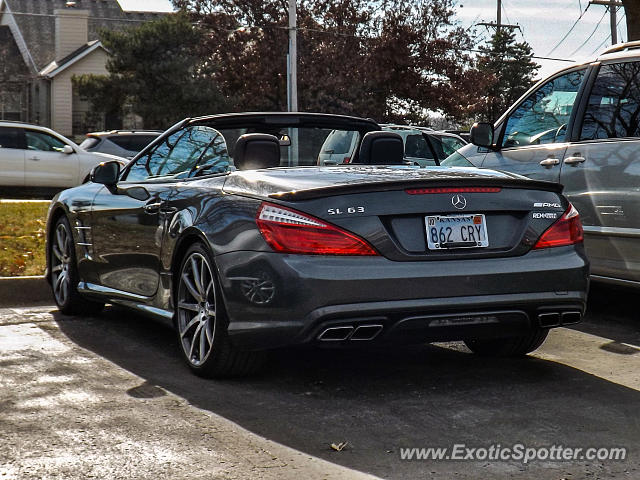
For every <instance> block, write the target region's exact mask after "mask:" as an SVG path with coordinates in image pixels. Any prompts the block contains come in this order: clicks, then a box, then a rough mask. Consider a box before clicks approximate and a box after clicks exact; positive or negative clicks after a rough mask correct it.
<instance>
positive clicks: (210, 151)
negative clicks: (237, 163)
mask: <svg viewBox="0 0 640 480" xmlns="http://www.w3.org/2000/svg"><path fill="white" fill-rule="evenodd" d="M230 165H231V159H230V158H229V151H228V150H227V142H226V140H225V138H224V137H223V136H222V134H221V133H219V132H218V135H217V136H216V137H214V138H213V140H212V141H211V143H210V144H209V146H208V147H207V148H206V149H205V151H204V152H203V153H202V155H201V156H200V160H199V161H198V165H197V167H196V168H195V169H192V171H191V176H192V177H195V176H198V175H208V174H211V173H223V172H226V171H228V170H229V166H230Z"/></svg>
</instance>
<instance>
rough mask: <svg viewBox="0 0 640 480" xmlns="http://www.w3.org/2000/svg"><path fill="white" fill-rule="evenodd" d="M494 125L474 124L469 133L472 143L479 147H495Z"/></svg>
mask: <svg viewBox="0 0 640 480" xmlns="http://www.w3.org/2000/svg"><path fill="white" fill-rule="evenodd" d="M493 133H494V132H493V125H492V124H490V123H484V122H481V123H474V124H473V127H471V131H470V132H469V136H470V138H471V143H473V144H474V145H477V146H479V147H485V148H492V147H493Z"/></svg>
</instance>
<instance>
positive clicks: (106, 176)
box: [89, 161, 120, 187]
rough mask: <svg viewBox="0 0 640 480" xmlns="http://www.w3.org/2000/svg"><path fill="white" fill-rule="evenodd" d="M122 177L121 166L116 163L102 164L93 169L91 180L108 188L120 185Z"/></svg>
mask: <svg viewBox="0 0 640 480" xmlns="http://www.w3.org/2000/svg"><path fill="white" fill-rule="evenodd" d="M119 177H120V164H119V163H118V162H116V161H112V162H102V163H101V164H99V165H96V166H95V167H93V170H91V174H90V175H89V180H91V181H92V182H93V183H101V184H103V185H106V186H108V187H109V186H113V185H115V184H116V183H118V178H119Z"/></svg>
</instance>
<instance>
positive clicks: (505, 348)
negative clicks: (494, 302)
mask: <svg viewBox="0 0 640 480" xmlns="http://www.w3.org/2000/svg"><path fill="white" fill-rule="evenodd" d="M548 333H549V329H548V328H534V329H532V330H531V331H530V332H529V333H527V334H525V335H522V336H518V337H509V338H491V339H476V340H465V341H464V343H465V344H466V345H467V347H468V348H469V350H471V351H472V352H473V353H476V354H478V355H486V356H494V357H518V356H522V355H526V354H527V353H531V352H533V351H534V350H535V349H537V348H538V347H539V346H540V345H542V343H543V342H544V341H545V339H546V338H547V334H548Z"/></svg>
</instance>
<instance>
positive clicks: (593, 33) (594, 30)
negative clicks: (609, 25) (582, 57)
mask: <svg viewBox="0 0 640 480" xmlns="http://www.w3.org/2000/svg"><path fill="white" fill-rule="evenodd" d="M606 15H607V11H606V10H605V11H604V13H603V14H602V17H600V21H599V22H598V23H597V25H596V28H594V29H593V32H591V35H589V36H588V37H587V39H586V40H585V41H584V42H582V45H580V46H579V47H578V48H576V49H575V50H574V51H573V52H571V54H570V55H569V56H570V57H572V56H573V55H575V54H576V53H578V50H580V49H581V48H582V47H584V46H585V45H586V44H587V42H588V41H589V40H591V37H593V36H594V35H595V33H596V32H597V31H598V28H599V27H600V24H601V23H602V20H604V17H605V16H606Z"/></svg>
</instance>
